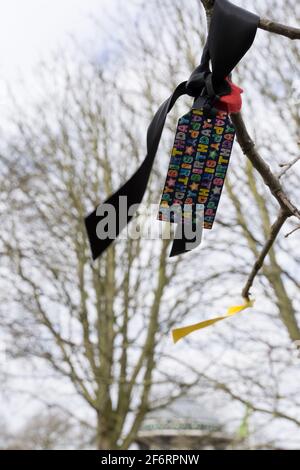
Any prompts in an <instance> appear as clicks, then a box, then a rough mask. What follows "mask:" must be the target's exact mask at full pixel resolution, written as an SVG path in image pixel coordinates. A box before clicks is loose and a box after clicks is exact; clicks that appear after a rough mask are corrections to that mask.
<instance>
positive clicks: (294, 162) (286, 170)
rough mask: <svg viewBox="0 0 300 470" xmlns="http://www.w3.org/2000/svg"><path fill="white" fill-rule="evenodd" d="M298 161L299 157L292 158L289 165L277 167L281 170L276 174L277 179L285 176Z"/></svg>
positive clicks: (284, 164)
mask: <svg viewBox="0 0 300 470" xmlns="http://www.w3.org/2000/svg"><path fill="white" fill-rule="evenodd" d="M299 160H300V155H299V156H298V157H296V158H294V159H293V160H292V161H291V162H289V163H281V164H280V165H279V166H280V167H281V168H283V170H281V172H280V173H279V174H278V179H280V178H282V176H283V175H285V174H286V173H287V172H288V171H289V170H290V168H292V166H294V165H295V164H296V163H297V162H298V161H299Z"/></svg>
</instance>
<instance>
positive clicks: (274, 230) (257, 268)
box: [242, 209, 289, 299]
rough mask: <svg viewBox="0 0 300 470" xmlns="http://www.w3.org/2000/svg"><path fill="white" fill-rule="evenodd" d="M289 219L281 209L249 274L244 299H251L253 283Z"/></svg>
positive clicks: (243, 294) (243, 293)
mask: <svg viewBox="0 0 300 470" xmlns="http://www.w3.org/2000/svg"><path fill="white" fill-rule="evenodd" d="M288 217H289V216H288V214H287V213H286V212H285V211H284V210H282V209H281V210H280V212H279V214H278V217H277V219H276V221H275V222H274V224H273V225H272V227H271V232H270V235H269V238H268V240H267V241H266V242H265V244H264V246H263V248H262V250H261V253H260V255H259V257H258V258H257V260H256V261H255V263H254V266H253V268H252V271H251V273H250V274H249V277H248V279H247V282H246V284H245V287H244V289H243V292H242V296H243V298H245V299H249V296H250V289H251V287H252V284H253V281H254V279H255V277H256V276H257V274H258V272H259V271H260V269H261V268H262V267H263V264H264V261H265V258H266V256H267V254H268V253H269V251H270V249H271V248H272V246H273V244H274V242H275V240H276V238H277V235H278V234H279V232H280V230H281V228H282V226H283V224H284V223H285V221H286V220H287V218H288Z"/></svg>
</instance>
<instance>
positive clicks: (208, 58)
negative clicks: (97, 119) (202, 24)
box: [85, 0, 259, 260]
mask: <svg viewBox="0 0 300 470" xmlns="http://www.w3.org/2000/svg"><path fill="white" fill-rule="evenodd" d="M258 23H259V17H258V16H257V15H254V14H253V13H250V12H249V11H247V10H244V9H242V8H239V7H237V6H236V5H233V4H232V3H230V2H229V1H227V0H215V3H214V9H213V14H212V19H211V26H210V30H209V34H208V38H207V42H206V45H205V47H204V51H203V55H202V59H201V64H200V65H199V66H198V67H197V68H196V69H195V70H194V72H193V73H192V75H191V77H190V79H189V80H188V81H187V82H183V83H181V84H180V85H178V87H177V88H176V89H175V91H174V93H173V94H172V95H171V96H170V98H169V99H167V100H166V101H165V102H164V103H163V104H162V105H161V107H160V108H159V110H158V111H157V113H156V114H155V116H154V118H153V120H152V122H151V124H150V126H149V128H148V134H147V155H146V158H145V159H144V161H143V162H142V164H141V166H140V167H139V168H138V169H137V171H136V172H135V173H134V174H133V175H132V176H131V178H130V179H129V180H128V181H127V182H126V183H125V184H124V185H123V186H122V187H121V188H120V189H119V190H118V191H117V192H115V193H114V194H113V195H112V196H110V197H109V198H108V199H107V200H106V201H105V204H110V205H111V206H113V208H114V209H115V213H116V222H117V226H116V234H117V235H119V234H120V232H121V231H122V230H123V229H124V228H125V227H126V225H127V224H128V223H129V222H130V220H131V219H132V216H133V215H128V214H122V208H121V204H120V197H126V198H127V206H128V207H132V206H133V205H136V204H140V203H141V202H142V199H143V196H144V193H145V191H146V187H147V184H148V180H149V176H150V173H151V169H152V165H153V162H154V159H155V156H156V152H157V149H158V145H159V142H160V138H161V134H162V131H163V128H164V124H165V120H166V117H167V114H168V113H169V112H170V111H171V109H172V107H173V106H174V104H175V102H176V101H177V99H178V98H179V97H180V96H182V95H186V94H187V95H189V96H192V97H194V98H196V99H197V98H199V97H200V96H201V97H202V96H207V97H208V98H209V99H211V100H212V101H213V100H215V99H216V98H217V97H218V98H220V97H221V96H224V95H228V94H230V93H232V89H231V86H230V83H228V81H227V80H226V77H228V76H229V75H230V73H231V71H232V70H233V69H234V67H235V66H236V65H237V64H238V62H239V61H240V60H241V58H242V57H243V56H244V54H245V53H246V52H247V50H248V49H249V48H250V47H251V45H252V43H253V40H254V37H255V34H256V30H257V27H258ZM210 63H211V70H210ZM234 102H236V99H234ZM98 209H101V206H99V207H98ZM98 209H97V208H96V209H95V210H94V211H93V212H92V213H91V214H90V215H88V216H87V217H86V218H85V225H86V231H87V235H88V238H89V242H90V247H91V252H92V256H93V259H94V260H95V259H97V258H98V257H99V256H101V254H102V253H103V252H104V251H105V250H106V249H107V248H108V247H109V245H110V244H111V243H112V242H113V240H114V238H106V239H104V240H100V239H99V238H98V235H97V226H98V223H99V222H100V221H103V219H105V217H106V215H103V213H102V211H101V210H100V211H99V210H98ZM104 212H105V211H104ZM120 214H121V215H124V217H119V215H120ZM184 252H185V241H184V240H174V244H173V249H172V253H171V254H173V255H175V254H180V253H184Z"/></svg>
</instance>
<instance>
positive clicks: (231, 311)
mask: <svg viewBox="0 0 300 470" xmlns="http://www.w3.org/2000/svg"><path fill="white" fill-rule="evenodd" d="M254 302H255V301H254V300H249V299H245V302H244V303H243V304H242V305H233V306H232V307H229V308H228V310H227V312H226V313H225V315H223V316H221V317H215V318H211V319H210V320H204V321H202V322H200V323H196V324H195V325H189V326H184V327H182V328H176V329H175V330H173V331H172V336H173V341H174V343H177V342H178V341H179V340H180V339H182V338H184V337H185V336H188V335H189V334H190V333H193V332H194V331H198V330H202V329H203V328H206V327H207V326H210V325H213V324H214V323H217V322H219V321H221V320H225V319H226V318H229V317H232V316H233V315H236V314H237V313H239V312H242V311H243V310H246V309H247V308H250V307H253V305H254Z"/></svg>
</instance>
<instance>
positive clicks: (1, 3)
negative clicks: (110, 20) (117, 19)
mask: <svg viewBox="0 0 300 470" xmlns="http://www.w3.org/2000/svg"><path fill="white" fill-rule="evenodd" d="M114 4H115V0H0V78H1V79H2V80H3V79H5V78H9V79H11V78H12V77H13V76H14V75H16V74H17V73H18V70H19V71H22V72H23V73H24V72H26V71H27V70H30V69H31V68H32V65H33V64H34V63H35V62H36V61H37V59H38V58H39V57H41V55H43V56H45V55H47V54H48V53H49V52H50V51H51V50H53V49H55V48H56V47H57V46H58V45H62V44H65V39H66V38H67V36H68V34H70V33H71V34H73V35H75V37H76V38H79V39H81V38H82V39H85V38H88V37H89V35H90V33H91V29H92V22H91V20H90V15H91V14H92V15H94V16H96V17H97V16H98V17H101V16H102V15H103V14H104V11H106V10H110V9H112V8H114Z"/></svg>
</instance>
